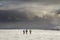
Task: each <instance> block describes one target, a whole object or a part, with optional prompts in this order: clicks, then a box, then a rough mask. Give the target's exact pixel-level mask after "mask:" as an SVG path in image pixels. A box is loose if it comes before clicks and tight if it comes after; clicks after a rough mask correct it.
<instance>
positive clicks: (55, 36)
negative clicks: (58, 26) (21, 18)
mask: <svg viewBox="0 0 60 40" xmlns="http://www.w3.org/2000/svg"><path fill="white" fill-rule="evenodd" d="M0 40H60V31H53V30H37V29H32V34H30V33H29V32H28V34H23V29H7V30H6V29H5V30H4V29H2V30H0Z"/></svg>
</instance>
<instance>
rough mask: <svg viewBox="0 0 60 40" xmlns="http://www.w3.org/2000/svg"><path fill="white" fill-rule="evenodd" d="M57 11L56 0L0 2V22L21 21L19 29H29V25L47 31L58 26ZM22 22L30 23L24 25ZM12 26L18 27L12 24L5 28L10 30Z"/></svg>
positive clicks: (59, 22)
mask: <svg viewBox="0 0 60 40" xmlns="http://www.w3.org/2000/svg"><path fill="white" fill-rule="evenodd" d="M56 4H57V5H56ZM59 9H60V3H59V2H58V0H57V1H55V0H19V1H18V0H16V1H14V0H13V1H12V0H10V1H2V2H0V21H10V22H11V21H22V22H23V24H22V23H19V27H20V24H21V26H22V27H20V28H23V27H24V26H25V27H26V25H27V27H28V28H30V25H31V28H46V29H48V28H52V27H53V26H56V25H60V14H59V13H60V10H59ZM24 21H26V22H27V21H30V22H29V23H26V22H25V23H24ZM31 22H34V23H31ZM13 24H14V26H15V27H16V25H18V24H17V23H16V24H15V23H12V24H11V25H10V24H8V23H7V24H6V25H5V26H6V27H7V28H8V27H9V28H10V27H12V25H13ZM24 24H25V25H24ZM1 26H2V25H1ZM14 26H13V28H14ZM40 26H41V27H40ZM25 27H24V28H25ZM3 28H4V27H3Z"/></svg>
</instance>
